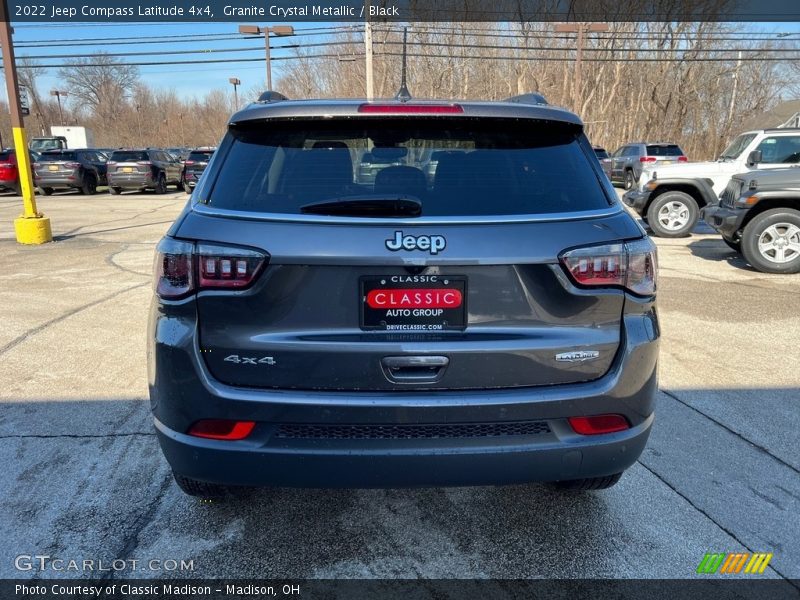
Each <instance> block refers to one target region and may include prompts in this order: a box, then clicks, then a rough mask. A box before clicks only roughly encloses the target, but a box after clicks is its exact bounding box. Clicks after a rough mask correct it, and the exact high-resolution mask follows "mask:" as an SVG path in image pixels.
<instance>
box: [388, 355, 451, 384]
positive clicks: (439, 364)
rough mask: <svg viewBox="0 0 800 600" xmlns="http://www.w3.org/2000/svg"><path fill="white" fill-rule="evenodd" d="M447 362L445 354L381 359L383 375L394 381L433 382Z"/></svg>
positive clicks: (439, 377) (440, 374) (441, 372)
mask: <svg viewBox="0 0 800 600" xmlns="http://www.w3.org/2000/svg"><path fill="white" fill-rule="evenodd" d="M448 364H450V359H449V358H447V357H446V356H387V357H385V358H383V359H382V360H381V366H382V367H383V373H384V375H385V376H386V378H387V379H388V380H389V381H391V382H394V383H435V382H436V381H439V379H441V377H442V375H443V374H444V370H445V369H446V368H447V365H448Z"/></svg>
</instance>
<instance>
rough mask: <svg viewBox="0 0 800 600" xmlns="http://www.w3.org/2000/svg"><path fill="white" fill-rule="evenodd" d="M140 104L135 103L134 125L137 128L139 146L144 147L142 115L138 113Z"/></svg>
mask: <svg viewBox="0 0 800 600" xmlns="http://www.w3.org/2000/svg"><path fill="white" fill-rule="evenodd" d="M141 108H142V107H141V106H140V105H138V104H137V105H136V125H137V129H138V130H139V147H140V148H144V142H142V115H141V113H140V111H141Z"/></svg>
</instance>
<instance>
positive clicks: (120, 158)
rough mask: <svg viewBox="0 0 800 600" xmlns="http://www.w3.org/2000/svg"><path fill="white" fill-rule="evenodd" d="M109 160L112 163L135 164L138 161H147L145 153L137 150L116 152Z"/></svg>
mask: <svg viewBox="0 0 800 600" xmlns="http://www.w3.org/2000/svg"><path fill="white" fill-rule="evenodd" d="M109 160H113V161H114V162H136V161H138V160H149V159H148V158H147V152H140V151H137V150H117V151H116V152H114V153H112V154H111V158H110V159H109Z"/></svg>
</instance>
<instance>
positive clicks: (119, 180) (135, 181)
mask: <svg viewBox="0 0 800 600" xmlns="http://www.w3.org/2000/svg"><path fill="white" fill-rule="evenodd" d="M108 185H109V187H121V188H142V187H152V186H154V185H155V182H154V181H153V177H152V175H150V173H147V174H144V173H143V174H140V175H137V174H134V175H109V176H108Z"/></svg>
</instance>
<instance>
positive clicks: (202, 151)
mask: <svg viewBox="0 0 800 600" xmlns="http://www.w3.org/2000/svg"><path fill="white" fill-rule="evenodd" d="M215 151H216V148H197V149H195V150H192V151H191V152H190V153H189V155H188V156H187V157H186V160H185V161H184V163H183V176H182V179H183V182H184V184H185V185H186V187H188V188H189V190H187V191H191V190H193V189H194V186H196V185H197V182H198V181H199V180H200V176H201V175H202V174H203V171H205V170H206V167H207V166H208V161H209V160H211V157H212V156H214V152H215Z"/></svg>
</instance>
